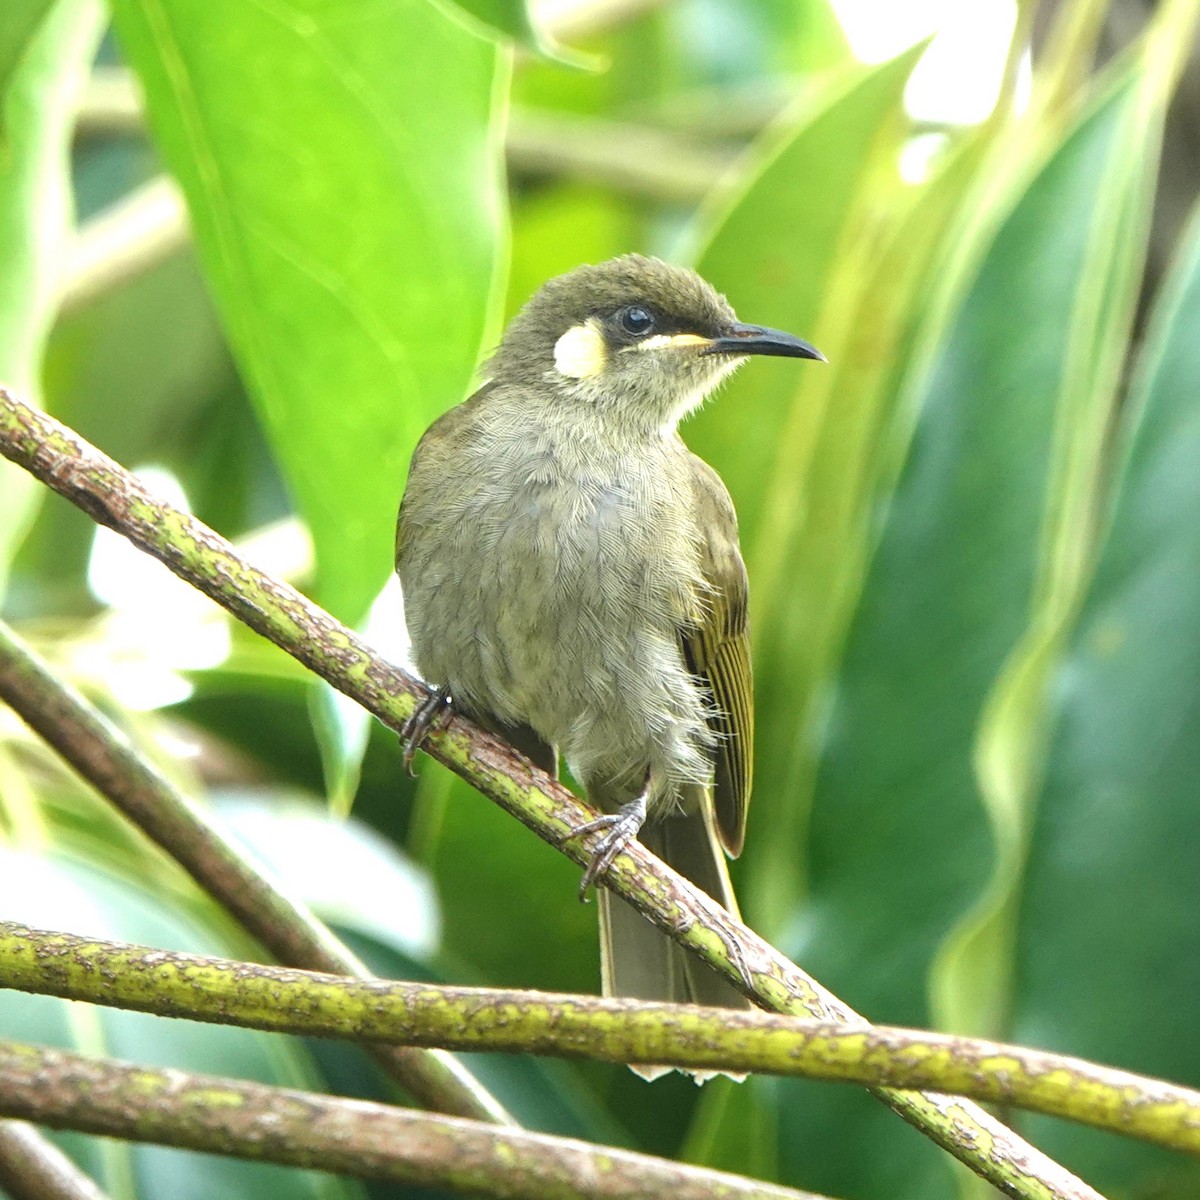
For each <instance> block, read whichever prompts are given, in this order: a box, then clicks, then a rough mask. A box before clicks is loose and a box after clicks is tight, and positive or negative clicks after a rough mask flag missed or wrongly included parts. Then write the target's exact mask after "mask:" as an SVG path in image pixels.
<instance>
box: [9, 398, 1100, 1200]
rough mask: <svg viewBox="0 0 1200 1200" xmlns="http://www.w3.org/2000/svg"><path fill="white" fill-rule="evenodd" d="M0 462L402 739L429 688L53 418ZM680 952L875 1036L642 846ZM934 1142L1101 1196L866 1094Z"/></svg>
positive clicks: (479, 783)
mask: <svg viewBox="0 0 1200 1200" xmlns="http://www.w3.org/2000/svg"><path fill="white" fill-rule="evenodd" d="M0 454H3V455H4V456H5V457H7V458H9V459H11V460H12V461H13V462H15V463H17V464H18V465H19V466H22V467H24V468H25V469H26V470H28V471H30V472H31V473H32V474H33V475H35V476H36V477H37V478H38V479H40V480H41V481H42V482H43V483H45V484H47V485H48V486H49V487H51V488H53V489H54V490H55V491H56V492H58V493H59V494H60V495H63V496H65V497H66V498H67V499H69V500H71V501H72V502H73V503H75V504H77V505H78V506H79V507H80V508H82V509H83V510H84V511H85V512H87V513H88V514H89V515H90V516H91V517H92V518H93V519H94V520H96V521H99V522H100V523H101V524H104V525H106V526H108V527H109V528H111V529H115V530H116V531H117V532H119V533H121V534H122V535H124V536H125V537H127V538H128V539H129V540H130V541H132V542H133V543H134V544H135V545H136V546H139V547H140V548H141V549H143V550H145V551H146V552H147V553H149V554H152V555H153V556H154V557H156V558H158V559H159V560H160V561H161V562H163V563H165V564H166V565H167V566H168V567H169V568H170V569H171V570H172V571H174V573H175V574H176V575H178V576H179V577H180V578H182V579H184V580H186V581H187V582H189V583H191V584H192V585H193V586H194V587H197V588H199V589H200V590H201V591H202V592H204V593H205V594H206V595H208V596H210V597H211V598H212V599H214V600H216V601H217V603H219V604H220V605H222V606H223V607H224V608H226V609H227V610H228V611H229V612H231V613H232V614H233V615H234V616H235V617H237V618H238V620H240V621H243V622H245V623H246V624H247V625H249V626H250V627H251V628H252V629H254V630H256V631H257V632H259V633H261V634H262V635H263V636H264V637H267V638H269V639H270V640H271V641H273V642H275V644H276V645H278V646H280V647H281V648H282V649H284V650H286V651H287V652H288V653H289V654H291V655H292V656H293V657H294V658H296V659H297V660H298V661H299V662H301V663H303V664H304V665H305V666H306V667H308V668H309V669H310V670H313V671H315V672H316V673H317V674H319V675H320V676H321V677H322V678H324V679H325V680H327V681H328V682H329V683H330V684H332V685H333V686H334V687H336V688H337V689H338V690H339V691H342V692H344V693H345V694H346V695H348V696H350V697H351V698H353V699H354V700H356V701H357V702H358V703H359V704H361V705H363V707H364V708H366V709H367V710H368V711H369V712H371V713H372V714H374V715H375V716H376V717H378V718H379V720H381V721H382V722H383V723H384V724H386V725H388V726H390V727H391V728H393V729H395V730H400V729H401V728H402V726H403V724H404V722H405V721H406V720H407V719H408V717H409V716H411V714H412V712H413V710H414V708H415V707H416V704H417V700H418V698H424V697H425V696H426V695H427V694H428V692H427V690H426V689H425V688H424V687H423V686H422V685H421V684H420V683H418V682H417V681H416V680H415V679H413V678H412V677H411V676H409V675H407V674H405V673H404V672H403V671H401V670H399V669H398V668H396V667H394V666H392V665H391V664H389V663H387V662H384V661H383V660H382V659H380V658H379V657H378V656H377V655H376V654H375V653H374V652H373V651H372V650H371V649H370V648H369V647H368V646H367V645H366V644H365V643H364V642H363V641H362V640H361V639H359V638H358V637H357V636H355V634H354V633H352V632H351V631H350V630H349V629H347V628H346V627H345V626H343V625H341V624H340V623H339V622H338V621H336V620H335V619H334V618H333V617H332V616H331V615H330V614H329V613H327V612H325V611H324V610H323V609H321V608H319V607H317V606H316V605H315V604H313V603H312V602H311V601H309V600H307V599H305V598H304V597H303V596H301V595H300V593H299V592H297V591H296V590H295V589H294V588H291V587H288V586H287V585H286V584H284V583H281V582H279V581H278V580H275V579H272V578H270V577H269V576H267V575H265V574H263V573H262V572H261V571H258V570H256V569H255V568H254V567H253V566H251V565H250V564H249V563H248V562H246V561H245V560H243V559H242V558H240V557H239V556H238V554H237V553H236V552H235V551H234V549H233V547H232V546H231V545H230V544H229V542H227V541H226V540H225V539H224V538H222V537H220V536H219V535H218V534H215V533H214V532H213V531H212V530H210V529H208V528H207V527H206V526H205V525H203V524H202V523H201V522H199V521H197V520H196V519H195V518H193V517H191V516H189V515H188V514H187V513H183V512H180V511H179V510H178V509H174V508H172V507H171V506H170V505H167V504H164V503H163V502H161V501H159V500H156V499H155V498H153V497H152V496H151V495H150V493H149V492H148V491H147V490H146V488H145V487H144V486H143V485H142V484H141V483H140V482H139V481H138V480H137V479H136V478H135V477H134V476H133V475H131V474H130V473H129V472H128V471H126V470H124V469H123V468H122V467H120V466H118V465H117V464H116V463H115V462H113V461H112V459H110V458H108V457H107V456H106V455H104V454H102V453H101V452H100V451H98V450H97V449H96V448H95V447H94V446H91V445H90V444H88V443H87V442H85V441H84V440H83V439H82V438H80V437H79V436H78V435H77V434H76V433H74V432H73V431H72V430H70V429H68V428H67V427H66V426H64V425H62V424H61V423H59V422H58V421H55V420H54V419H53V418H51V417H49V416H47V415H45V414H44V413H41V412H38V411H37V410H35V409H33V408H30V407H29V406H28V405H26V404H24V403H22V402H21V401H20V400H18V399H17V398H16V397H15V396H13V395H12V394H11V393H10V392H8V391H6V390H5V389H3V388H0ZM428 751H429V753H430V754H431V755H432V756H433V757H434V758H436V759H437V760H438V761H440V762H442V763H444V764H445V765H446V766H448V767H449V768H450V769H451V770H453V771H455V772H456V773H457V774H458V775H460V776H461V777H462V778H463V779H465V780H467V782H469V783H470V784H472V785H473V786H474V787H476V788H477V789H478V790H479V791H480V792H481V793H482V794H483V795H485V796H486V797H487V798H488V799H490V800H492V801H493V802H494V803H496V804H498V805H500V807H501V808H503V809H505V811H507V812H509V813H511V814H512V815H513V816H515V817H516V818H517V819H518V820H520V821H521V822H522V823H523V824H525V825H526V826H528V827H529V828H530V829H532V830H533V831H534V832H535V833H536V834H537V835H538V836H539V837H541V838H543V839H544V840H545V841H547V842H549V843H550V844H551V845H553V846H556V847H557V848H558V849H559V850H561V851H562V852H563V853H564V854H566V855H567V856H568V857H570V858H571V859H573V860H574V861H575V862H576V863H579V864H580V865H581V866H582V865H584V864H585V863H587V862H588V861H589V860H590V857H591V849H592V846H593V844H594V842H595V841H596V838H595V836H594V835H593V836H591V837H587V838H576V839H573V840H568V841H564V838H566V836H567V835H568V834H569V833H570V831H571V830H573V829H575V828H577V827H578V826H579V825H582V824H584V823H586V822H587V821H589V820H591V819H593V818H594V817H595V816H596V813H595V811H594V810H592V809H590V808H589V807H588V806H586V805H585V804H583V803H582V802H581V801H580V800H579V799H578V798H577V797H575V796H574V795H572V793H571V792H569V791H568V790H567V789H566V788H565V787H563V786H562V785H561V784H559V783H558V781H557V780H554V779H551V778H550V776H548V775H546V774H545V773H544V772H542V771H539V770H538V769H537V768H536V767H534V766H533V765H532V764H531V763H530V762H528V761H527V760H525V759H523V758H521V757H519V756H518V755H517V754H516V753H515V752H514V751H513V750H512V749H511V748H510V747H508V746H506V745H505V744H504V743H503V742H501V741H500V740H498V739H497V738H495V737H493V736H491V735H490V734H487V733H485V732H484V731H482V730H480V729H478V728H477V727H475V726H474V725H472V724H470V723H469V722H467V721H466V720H464V719H463V718H462V717H458V716H455V717H453V718H452V719H451V720H450V721H449V722H447V723H446V725H445V726H444V727H443V728H442V729H440V730H439V731H437V732H435V733H434V734H433V735H432V736H431V737H430V739H429V741H428ZM603 883H604V886H606V887H608V888H610V889H611V890H612V891H613V892H615V893H616V894H617V895H619V896H621V897H622V898H623V899H624V900H626V901H627V902H628V903H629V904H632V905H633V906H634V907H635V908H636V909H637V910H638V911H639V912H641V913H643V914H644V915H645V916H646V917H647V918H648V919H649V920H650V921H652V922H653V923H654V924H655V925H657V926H658V927H659V928H661V929H662V930H664V931H665V932H666V933H668V934H669V935H670V936H671V937H673V938H674V939H675V940H676V941H677V942H679V943H680V945H683V946H686V947H687V948H688V949H690V950H692V951H693V952H695V953H696V954H698V955H699V956H700V957H701V958H702V959H703V960H704V961H705V962H707V963H709V964H710V965H712V966H713V967H715V968H716V969H717V970H718V971H720V972H722V973H723V974H724V975H725V976H726V977H727V978H729V979H731V980H732V981H733V982H734V983H735V984H736V985H737V986H739V987H741V988H743V989H744V990H745V991H746V992H747V994H748V995H750V996H752V997H753V998H754V999H755V1000H757V1001H758V1002H759V1003H760V1004H761V1005H762V1006H763V1007H765V1008H770V1009H774V1010H775V1011H777V1012H783V1013H789V1014H792V1015H795V1016H806V1015H807V1016H813V1017H817V1018H818V1019H824V1020H833V1021H839V1022H843V1023H846V1024H851V1025H856V1026H859V1027H867V1022H866V1021H865V1020H864V1019H863V1018H862V1017H860V1016H859V1015H858V1014H857V1013H855V1012H854V1011H853V1010H852V1009H851V1008H849V1007H848V1006H847V1005H845V1004H843V1003H842V1001H840V1000H839V999H837V997H835V996H834V995H833V994H832V993H831V992H829V991H827V990H826V989H825V988H823V987H822V986H821V985H820V984H819V983H817V982H816V980H814V979H812V978H811V976H809V975H807V974H805V972H803V971H802V970H801V969H800V968H799V967H797V966H796V965H795V964H794V963H792V962H790V961H789V960H788V959H787V958H785V957H784V956H783V955H782V954H780V953H779V951H778V950H776V949H775V948H774V947H772V946H771V945H769V944H768V943H767V942H766V941H764V940H763V939H762V938H761V937H759V936H758V935H757V934H755V933H753V932H752V931H751V930H749V929H748V928H746V926H744V925H742V924H741V923H740V922H739V921H737V920H736V919H735V918H734V917H733V916H732V915H731V914H730V913H728V912H726V911H725V909H723V908H722V907H721V906H720V905H719V904H717V902H716V901H714V900H712V899H711V898H710V897H709V896H707V895H705V894H703V893H702V892H700V891H698V890H697V889H696V888H694V887H692V886H691V885H690V884H689V883H688V882H687V881H686V880H684V879H683V878H682V877H681V876H680V875H678V874H676V872H674V871H673V870H671V869H670V868H669V867H668V866H666V865H665V864H664V863H662V862H660V861H659V860H658V859H657V858H655V857H654V855H652V854H651V853H650V852H649V851H648V850H646V848H645V847H644V846H642V845H641V844H640V843H636V842H635V843H633V844H631V845H630V847H629V848H628V849H627V850H625V851H624V852H622V853H621V854H620V855H618V856H617V859H616V861H615V862H614V864H613V866H612V867H611V868H610V869H609V872H608V874H607V875H606V876H605V878H604V880H603ZM872 1090H873V1092H874V1094H875V1095H876V1096H877V1097H878V1098H879V1099H881V1100H882V1101H883V1102H884V1103H886V1104H887V1105H888V1106H889V1107H891V1108H892V1109H893V1110H894V1111H895V1112H897V1113H898V1114H899V1115H900V1116H901V1117H903V1118H904V1119H905V1120H906V1121H908V1122H909V1123H910V1124H911V1125H913V1126H914V1127H916V1128H917V1129H919V1130H921V1131H922V1132H923V1133H924V1134H925V1135H926V1136H927V1137H929V1138H930V1139H931V1140H933V1141H934V1142H935V1143H937V1144H938V1145H939V1146H941V1147H942V1148H943V1149H945V1150H948V1151H949V1152H950V1153H951V1154H953V1155H954V1156H955V1157H956V1158H958V1159H959V1160H960V1161H961V1162H963V1163H965V1164H966V1165H967V1166H968V1167H970V1168H971V1170H973V1171H975V1172H976V1173H977V1174H979V1175H980V1176H982V1177H983V1178H984V1179H986V1180H988V1181H989V1182H991V1183H992V1184H994V1185H995V1186H996V1187H998V1188H999V1189H1000V1190H1001V1191H1003V1192H1004V1193H1005V1194H1007V1195H1009V1196H1014V1197H1020V1198H1023V1200H1026V1198H1027V1200H1045V1198H1050V1197H1055V1198H1062V1200H1067V1198H1070V1200H1098V1193H1097V1192H1096V1191H1095V1190H1094V1189H1092V1188H1090V1187H1089V1186H1088V1185H1087V1184H1085V1183H1083V1182H1082V1181H1081V1180H1079V1179H1078V1178H1076V1177H1075V1176H1074V1175H1072V1174H1071V1173H1070V1172H1069V1171H1067V1170H1065V1169H1064V1168H1063V1167H1061V1166H1059V1165H1058V1164H1057V1163H1056V1162H1054V1160H1053V1159H1051V1158H1049V1157H1048V1156H1047V1155H1045V1154H1042V1153H1041V1152H1040V1151H1038V1150H1037V1149H1035V1148H1034V1147H1033V1146H1031V1145H1029V1143H1027V1142H1025V1141H1024V1140H1023V1139H1021V1138H1020V1137H1018V1136H1017V1135H1016V1134H1015V1133H1014V1132H1013V1131H1012V1130H1010V1129H1009V1128H1007V1127H1006V1126H1005V1125H1004V1124H1002V1123H1001V1122H1000V1121H998V1120H996V1119H995V1118H994V1117H992V1116H991V1115H990V1114H988V1113H987V1112H985V1111H984V1110H983V1109H981V1108H979V1107H978V1106H977V1105H975V1104H972V1103H970V1102H968V1101H964V1100H958V1099H954V1098H951V1097H948V1096H943V1095H938V1094H935V1093H913V1092H899V1091H895V1090H893V1089H887V1088H876V1089H872Z"/></svg>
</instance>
